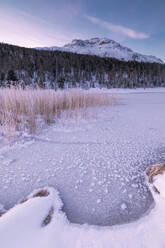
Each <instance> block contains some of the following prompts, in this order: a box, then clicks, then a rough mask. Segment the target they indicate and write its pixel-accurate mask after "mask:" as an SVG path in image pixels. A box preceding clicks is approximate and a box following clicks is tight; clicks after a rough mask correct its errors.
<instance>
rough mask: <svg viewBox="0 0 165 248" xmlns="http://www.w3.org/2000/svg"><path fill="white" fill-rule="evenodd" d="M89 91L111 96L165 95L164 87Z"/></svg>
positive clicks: (94, 89)
mask: <svg viewBox="0 0 165 248" xmlns="http://www.w3.org/2000/svg"><path fill="white" fill-rule="evenodd" d="M90 91H97V92H100V93H101V92H102V93H103V92H104V93H112V94H130V93H132V94H136V93H165V87H158V88H133V89H130V88H128V89H127V88H112V89H107V88H102V89H99V88H91V89H90Z"/></svg>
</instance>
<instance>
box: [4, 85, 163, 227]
mask: <svg viewBox="0 0 165 248" xmlns="http://www.w3.org/2000/svg"><path fill="white" fill-rule="evenodd" d="M109 92H111V90H110V91H108V90H106V91H105V93H106V94H109ZM147 92H150V93H147ZM151 92H152V90H149V91H147V90H141V92H140V93H138V94H137V93H136V91H135V93H133V92H132V93H131V94H129V93H128V91H126V93H125V94H119V93H118V94H117V95H118V97H119V98H120V103H119V104H118V105H115V106H113V107H105V108H92V109H90V113H91V114H89V118H88V119H87V120H79V121H77V123H76V124H75V123H74V122H72V121H70V125H69V126H66V125H64V126H62V125H61V122H59V123H56V125H53V126H51V127H50V128H48V129H47V130H45V131H43V133H42V134H40V135H36V136H34V137H28V136H26V137H25V138H24V143H23V141H22V143H20V142H18V144H17V145H15V146H11V147H7V146H6V147H4V146H3V145H2V144H1V146H0V147H1V148H0V161H1V166H0V188H1V190H0V202H1V203H2V204H3V205H4V207H5V208H6V209H9V208H10V207H12V206H13V205H14V204H15V203H16V202H17V201H18V200H19V199H21V198H24V196H26V195H27V194H29V193H30V192H32V191H33V190H34V189H35V188H39V187H44V186H45V185H48V186H53V187H55V188H56V189H58V191H59V192H60V195H61V199H62V201H63V203H64V207H63V209H64V211H65V213H66V215H67V217H68V219H69V220H70V221H71V222H74V223H81V224H83V223H88V224H93V225H103V226H106V225H108V226H109V225H114V224H121V223H125V222H130V221H133V220H135V219H138V218H139V217H140V216H142V215H143V214H144V213H145V212H146V211H148V209H149V208H150V207H151V205H152V203H153V198H152V195H151V193H150V191H149V190H148V187H147V186H146V184H145V179H144V170H145V169H146V167H147V166H148V165H150V164H154V163H155V162H163V161H164V160H165V132H164V126H165V114H164V106H165V90H163V89H160V90H159V92H158V90H157V93H156V92H155V91H154V90H153V92H152V93H151ZM125 206H126V207H125Z"/></svg>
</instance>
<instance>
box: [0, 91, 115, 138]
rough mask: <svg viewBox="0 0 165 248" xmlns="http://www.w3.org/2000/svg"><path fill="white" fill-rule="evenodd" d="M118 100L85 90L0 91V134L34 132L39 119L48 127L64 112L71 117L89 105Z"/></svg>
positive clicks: (112, 102) (108, 103) (111, 102)
mask: <svg viewBox="0 0 165 248" xmlns="http://www.w3.org/2000/svg"><path fill="white" fill-rule="evenodd" d="M116 102H117V99H116V98H115V97H113V96H110V95H108V94H104V93H100V92H90V91H87V90H78V89H77V90H75V89H72V90H63V91H60V90H59V91H54V90H51V89H30V88H26V89H22V88H10V89H9V88H3V89H0V131H1V134H4V135H6V134H7V133H9V134H10V133H14V132H16V131H23V130H28V131H29V132H30V133H33V132H35V131H36V128H37V127H38V124H37V123H38V120H42V121H43V122H44V123H47V124H50V123H52V122H53V121H54V120H55V118H59V117H60V116H61V114H62V113H63V112H64V111H65V112H66V117H67V118H71V117H73V115H75V116H76V114H77V113H78V112H79V110H80V109H81V110H82V111H84V112H85V111H86V109H87V108H88V107H92V106H106V105H107V106H108V105H112V104H115V103H116Z"/></svg>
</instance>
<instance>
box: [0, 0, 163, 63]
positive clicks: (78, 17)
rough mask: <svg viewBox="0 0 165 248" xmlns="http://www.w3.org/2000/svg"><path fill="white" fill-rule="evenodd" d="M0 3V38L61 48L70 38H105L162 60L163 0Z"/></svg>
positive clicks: (12, 42) (31, 44) (36, 45)
mask: <svg viewBox="0 0 165 248" xmlns="http://www.w3.org/2000/svg"><path fill="white" fill-rule="evenodd" d="M0 6H1V8H0V13H1V21H0V30H1V31H0V37H1V39H0V42H3V43H8V44H12V45H18V46H23V47H29V48H35V47H50V46H58V47H61V46H64V45H65V44H67V43H70V42H71V41H72V40H74V39H81V40H88V39H91V38H94V37H98V38H104V37H106V38H108V39H111V40H114V41H116V42H118V43H120V44H121V45H122V46H125V47H128V48H131V49H132V50H133V51H135V52H137V53H140V54H144V55H152V56H156V57H158V58H160V59H162V60H163V61H164V62H165V51H164V43H165V31H164V29H163V25H162V23H164V20H165V17H164V13H163V12H164V9H165V2H163V1H162V0H159V1H155V0H152V1H149V0H146V1H145V3H144V2H143V1H142V0H136V1H135V2H133V3H132V1H131V0H126V1H125V2H124V3H123V1H122V0H118V1H115V2H114V1H112V0H110V1H108V2H107V1H106V0H103V1H102V2H101V3H100V1H99V0H96V1H95V2H94V3H91V2H88V1H87V0H77V1H76V0H69V1H66V0H61V1H60V0H56V1H53V0H48V1H47V2H45V1H44V0H38V1H37V2H33V1H32V0H29V1H28V3H27V2H22V1H21V0H13V1H12V0H6V1H2V3H1V4H0ZM68 26H69V28H68Z"/></svg>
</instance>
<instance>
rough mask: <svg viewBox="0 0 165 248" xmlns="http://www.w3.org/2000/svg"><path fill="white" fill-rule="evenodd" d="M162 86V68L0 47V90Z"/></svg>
mask: <svg viewBox="0 0 165 248" xmlns="http://www.w3.org/2000/svg"><path fill="white" fill-rule="evenodd" d="M18 84H20V85H23V86H25V85H32V86H37V85H38V86H40V87H51V88H58V87H59V88H64V87H84V88H88V87H108V88H111V87H124V88H128V87H129V88H132V87H157V86H165V65H164V64H158V63H144V62H136V61H128V62H124V61H120V60H117V59H114V58H101V57H98V56H92V55H81V54H75V53H69V52H61V51H45V50H36V49H29V48H23V47H18V46H13V45H8V44H3V43H1V44H0V86H1V87H4V86H5V87H6V86H10V85H18Z"/></svg>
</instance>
